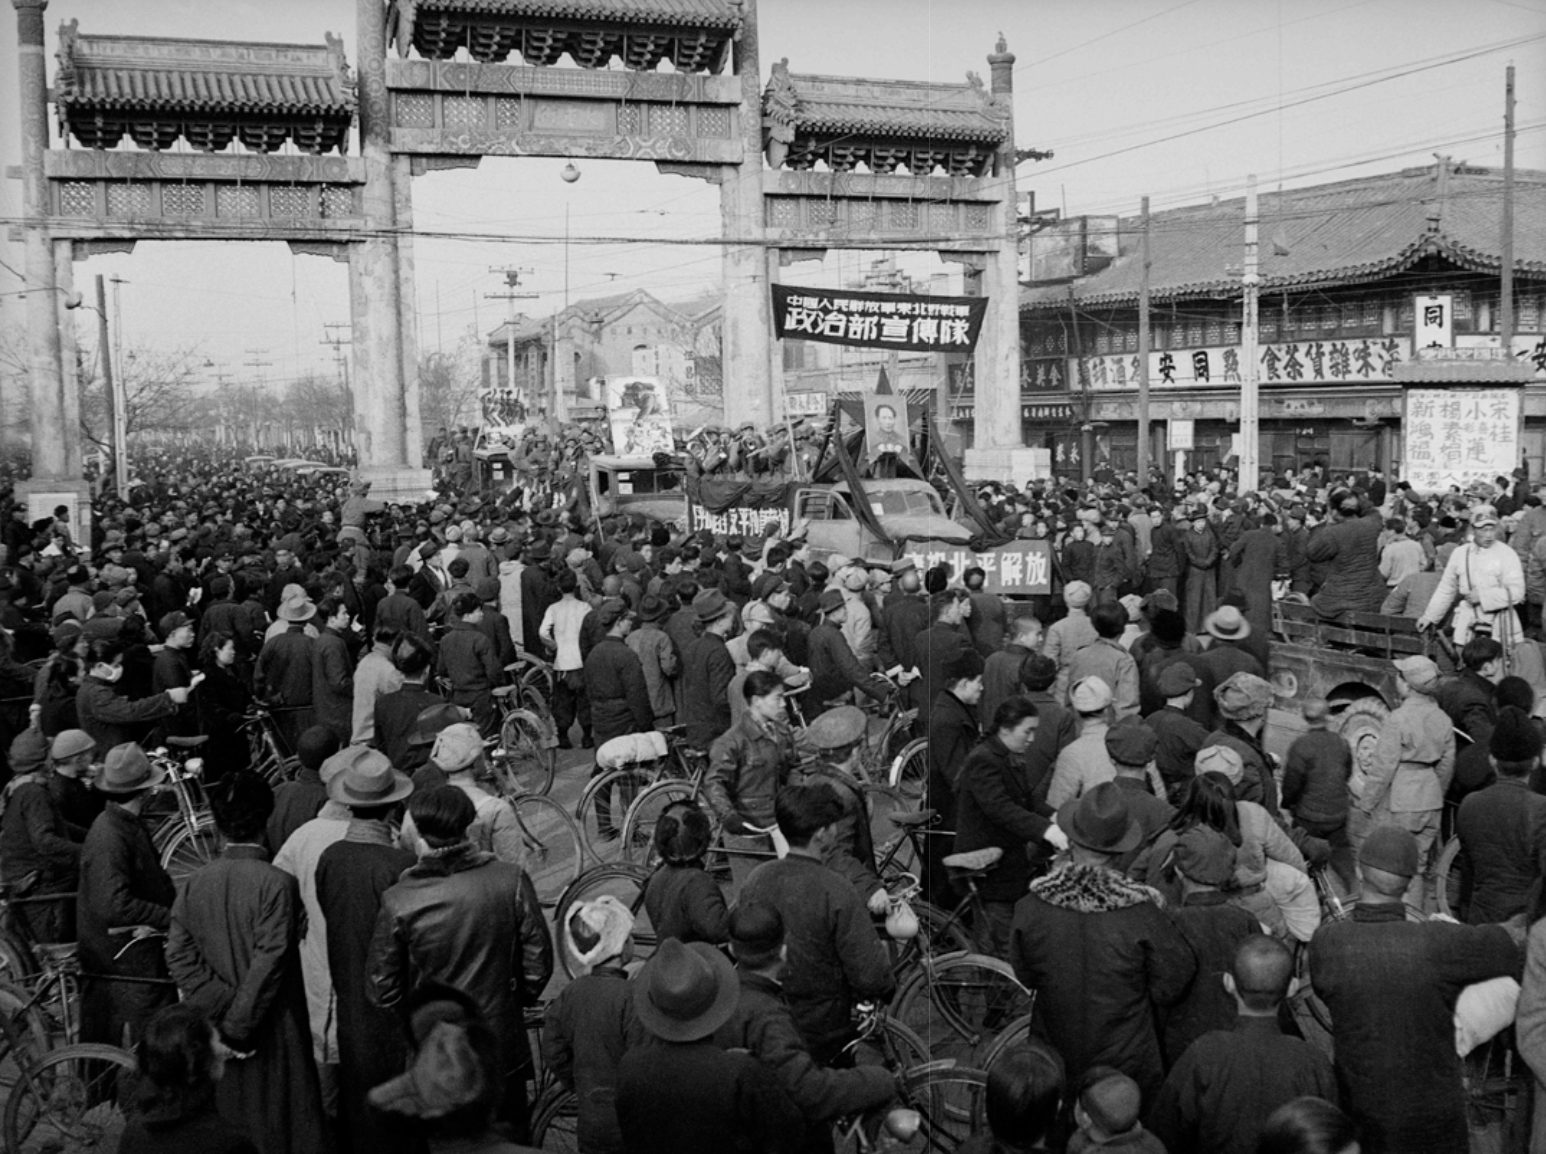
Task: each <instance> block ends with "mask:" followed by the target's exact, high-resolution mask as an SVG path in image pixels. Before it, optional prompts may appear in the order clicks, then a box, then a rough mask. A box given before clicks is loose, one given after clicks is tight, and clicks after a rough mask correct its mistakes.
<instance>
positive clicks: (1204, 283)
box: [1020, 165, 1546, 309]
mask: <svg viewBox="0 0 1546 1154" xmlns="http://www.w3.org/2000/svg"><path fill="white" fill-rule="evenodd" d="M1502 204H1503V179H1502V172H1501V170H1499V169H1481V168H1475V167H1466V168H1462V169H1459V170H1452V171H1451V173H1450V174H1449V177H1448V180H1447V187H1446V190H1445V193H1444V196H1443V197H1442V198H1440V196H1439V186H1438V174H1437V172H1436V168H1435V166H1431V165H1430V166H1428V167H1425V168H1418V169H1407V170H1405V171H1402V172H1399V173H1390V174H1386V175H1383V176H1376V177H1368V178H1364V179H1361V180H1352V181H1343V182H1340V183H1337V184H1328V185H1318V186H1316V187H1313V188H1302V189H1293V190H1288V191H1285V192H1283V193H1282V194H1281V196H1280V195H1279V194H1277V193H1275V192H1274V193H1265V194H1263V195H1262V196H1261V197H1260V204H1259V213H1260V218H1261V222H1260V226H1259V240H1260V249H1259V253H1260V268H1261V275H1262V285H1263V288H1266V289H1274V288H1292V287H1309V286H1313V285H1327V284H1335V283H1343V284H1346V283H1353V282H1358V281H1369V280H1377V279H1382V278H1384V277H1387V276H1390V275H1392V274H1394V273H1397V272H1400V271H1402V270H1403V269H1406V268H1410V267H1411V266H1412V265H1413V264H1415V263H1417V262H1418V261H1419V260H1421V259H1423V258H1424V257H1426V256H1429V255H1430V254H1437V255H1440V256H1443V257H1444V258H1446V259H1448V260H1450V261H1452V262H1454V263H1455V264H1457V265H1459V266H1460V267H1462V268H1468V269H1471V270H1473V271H1478V272H1496V271H1497V269H1498V267H1499V255H1498V254H1499V248H1500V244H1499V228H1500V222H1501V220H1502ZM1149 236H1150V240H1149V245H1150V269H1149V278H1150V279H1149V285H1150V290H1149V291H1150V295H1151V297H1152V298H1153V299H1167V298H1178V297H1189V296H1190V297H1198V296H1219V295H1228V294H1230V293H1235V292H1238V291H1239V289H1240V274H1239V270H1240V265H1241V263H1242V260H1243V255H1244V251H1245V202H1244V199H1243V198H1239V199H1234V200H1226V201H1220V202H1218V203H1216V204H1206V205H1197V206H1190V207H1187V208H1179V209H1173V210H1168V211H1165V212H1156V213H1153V214H1151V216H1150V229H1149ZM1120 244H1121V250H1120V251H1121V255H1120V256H1119V257H1117V259H1116V260H1115V261H1114V262H1112V264H1111V265H1109V266H1108V267H1107V268H1105V269H1103V270H1101V271H1100V272H1097V273H1094V274H1092V275H1090V276H1087V277H1083V278H1081V279H1079V280H1077V281H1075V282H1074V283H1073V286H1072V287H1073V294H1074V298H1075V299H1076V300H1078V301H1080V302H1081V303H1083V304H1087V305H1102V304H1107V305H1115V304H1124V303H1131V302H1135V301H1136V300H1137V299H1138V292H1139V287H1140V279H1141V275H1142V269H1141V268H1140V262H1139V259H1138V248H1139V222H1138V220H1137V218H1136V217H1129V218H1123V220H1122V221H1121V225H1120ZM1514 261H1515V269H1516V270H1517V271H1519V272H1522V273H1525V274H1527V275H1534V276H1546V172H1520V173H1516V178H1515V182H1514ZM1068 294H1069V286H1068V285H1067V284H1060V285H1038V286H1033V287H1029V288H1026V289H1023V290H1022V292H1021V298H1020V299H1021V308H1022V309H1035V308H1038V307H1053V306H1054V305H1061V306H1062V307H1066V306H1067V302H1068Z"/></svg>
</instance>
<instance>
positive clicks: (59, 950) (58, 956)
mask: <svg viewBox="0 0 1546 1154" xmlns="http://www.w3.org/2000/svg"><path fill="white" fill-rule="evenodd" d="M32 952H33V953H35V954H37V956H38V961H40V962H42V963H43V964H44V965H46V966H61V965H64V964H65V963H66V962H73V961H74V960H75V959H76V957H77V956H78V955H79V953H80V943H79V942H38V943H37V944H36V945H34V946H33V947H32Z"/></svg>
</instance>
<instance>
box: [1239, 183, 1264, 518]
mask: <svg viewBox="0 0 1546 1154" xmlns="http://www.w3.org/2000/svg"><path fill="white" fill-rule="evenodd" d="M1257 225H1258V219H1257V209H1256V175H1255V174H1254V173H1253V174H1251V175H1250V176H1248V177H1246V184H1245V268H1244V270H1243V273H1244V275H1242V276H1241V278H1240V283H1241V285H1242V286H1243V287H1244V289H1245V316H1244V318H1243V319H1244V323H1243V324H1242V325H1241V328H1240V359H1241V360H1242V361H1243V362H1244V364H1243V365H1242V366H1241V368H1242V369H1243V370H1244V372H1243V374H1242V376H1241V381H1240V484H1239V491H1240V492H1241V493H1247V492H1250V491H1251V490H1253V489H1255V488H1256V483H1257V478H1258V474H1259V473H1260V472H1261V469H1260V466H1259V465H1258V464H1257V454H1258V453H1259V452H1260V449H1261V434H1260V427H1261V422H1260V419H1259V412H1258V407H1259V404H1260V395H1259V391H1258V386H1257V380H1256V368H1257V366H1256V356H1257V353H1256V342H1257V331H1258V330H1257V320H1258V316H1257V308H1258V305H1259V303H1260V295H1261V276H1260V275H1259V274H1258V272H1257V236H1256V233H1257Z"/></svg>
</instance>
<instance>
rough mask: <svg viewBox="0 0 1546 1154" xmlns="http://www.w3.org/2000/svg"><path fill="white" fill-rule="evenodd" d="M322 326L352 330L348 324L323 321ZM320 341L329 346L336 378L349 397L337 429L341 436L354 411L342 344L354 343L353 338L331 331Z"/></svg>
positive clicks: (347, 363) (352, 393)
mask: <svg viewBox="0 0 1546 1154" xmlns="http://www.w3.org/2000/svg"><path fill="white" fill-rule="evenodd" d="M322 327H323V328H324V329H348V330H349V331H350V332H353V331H354V326H353V325H350V324H342V323H334V324H328V323H324V324H323V325H322ZM322 343H323V344H324V345H328V346H330V347H331V348H332V350H333V364H334V366H335V367H336V368H337V369H338V379H339V381H340V382H341V383H342V384H343V386H344V396H345V397H346V398H348V399H349V409H348V411H347V413H346V414H345V420H344V426H343V428H341V429H339V430H338V432H339V436H340V437H342V436H344V435H347V434H348V433H349V431H350V430H349V420H348V418H349V416H350V415H352V414H353V412H354V391H353V389H351V388H350V385H349V358H348V357H346V356H344V346H345V345H352V344H354V340H353V339H352V338H351V337H342V336H339V335H338V334H336V333H333V334H332V335H329V336H325V337H323V338H322Z"/></svg>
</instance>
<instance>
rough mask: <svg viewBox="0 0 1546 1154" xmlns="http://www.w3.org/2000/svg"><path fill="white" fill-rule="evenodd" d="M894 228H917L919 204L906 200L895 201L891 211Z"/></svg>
mask: <svg viewBox="0 0 1546 1154" xmlns="http://www.w3.org/2000/svg"><path fill="white" fill-rule="evenodd" d="M889 216H890V223H891V227H892V228H917V227H918V206H917V205H916V204H909V203H907V202H906V201H903V200H898V201H893V202H892V204H891V211H890V213H889Z"/></svg>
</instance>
